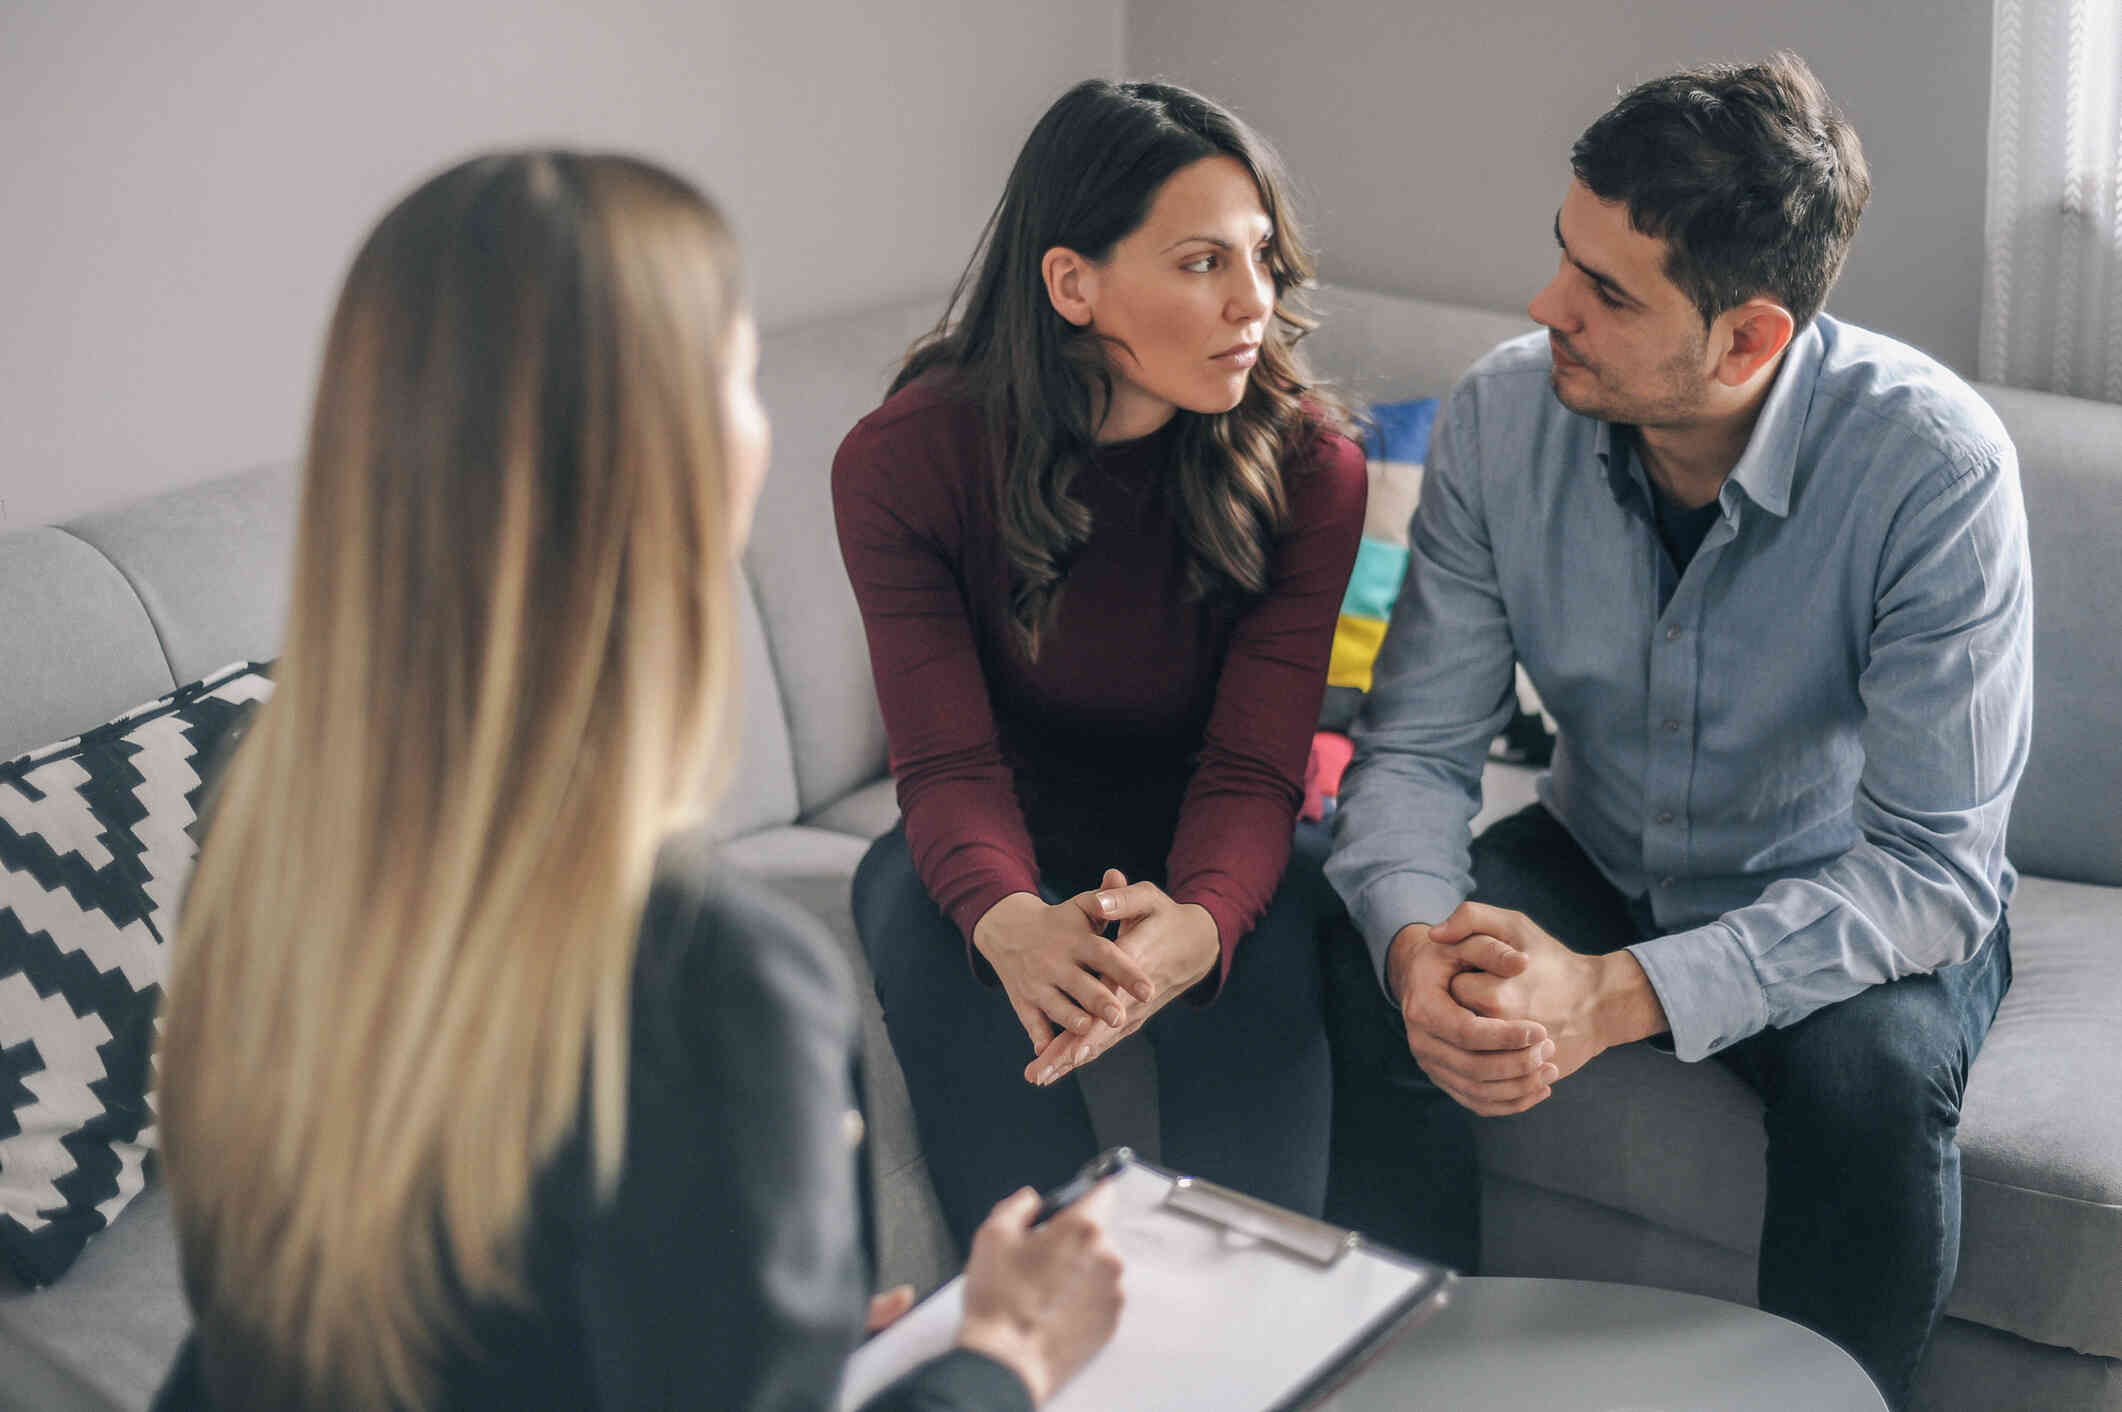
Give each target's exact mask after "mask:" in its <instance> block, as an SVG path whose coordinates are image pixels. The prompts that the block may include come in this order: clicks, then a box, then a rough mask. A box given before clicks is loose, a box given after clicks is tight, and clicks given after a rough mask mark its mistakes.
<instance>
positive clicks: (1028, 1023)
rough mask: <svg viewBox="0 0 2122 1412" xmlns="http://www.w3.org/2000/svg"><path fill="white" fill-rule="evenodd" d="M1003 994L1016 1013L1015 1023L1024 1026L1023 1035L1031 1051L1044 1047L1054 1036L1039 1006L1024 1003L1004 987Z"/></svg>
mask: <svg viewBox="0 0 2122 1412" xmlns="http://www.w3.org/2000/svg"><path fill="white" fill-rule="evenodd" d="M1003 994H1005V995H1008V996H1009V1008H1010V1009H1011V1010H1012V1011H1014V1012H1015V1013H1016V1016H1017V1023H1018V1024H1020V1025H1022V1026H1024V1033H1025V1036H1026V1037H1027V1038H1028V1039H1030V1040H1031V1042H1032V1052H1033V1053H1034V1054H1036V1053H1038V1052H1039V1051H1040V1050H1042V1049H1044V1048H1046V1046H1047V1044H1048V1043H1049V1042H1051V1041H1052V1039H1053V1037H1054V1027H1053V1026H1052V1025H1050V1024H1048V1023H1047V1021H1046V1016H1045V1015H1043V1014H1041V1013H1040V1012H1039V1007H1038V1006H1036V1005H1030V1004H1026V1003H1025V1002H1024V1001H1022V1000H1020V999H1018V998H1017V996H1016V995H1015V994H1013V993H1012V992H1010V991H1009V990H1008V989H1007V988H1006V987H1005V988H1004V990H1003Z"/></svg>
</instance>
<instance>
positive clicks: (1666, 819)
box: [1658, 809, 1673, 824]
mask: <svg viewBox="0 0 2122 1412" xmlns="http://www.w3.org/2000/svg"><path fill="white" fill-rule="evenodd" d="M1672 821H1673V811H1672V810H1670V809H1660V810H1659V811H1658V822H1659V823H1661V824H1669V823H1671V822H1672Z"/></svg>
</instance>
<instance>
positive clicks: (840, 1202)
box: [155, 833, 1031, 1412]
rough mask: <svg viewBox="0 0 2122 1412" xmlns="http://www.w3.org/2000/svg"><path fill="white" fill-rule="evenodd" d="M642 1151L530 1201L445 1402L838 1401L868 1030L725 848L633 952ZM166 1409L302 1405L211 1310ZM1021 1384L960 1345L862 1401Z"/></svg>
mask: <svg viewBox="0 0 2122 1412" xmlns="http://www.w3.org/2000/svg"><path fill="white" fill-rule="evenodd" d="M634 978H635V986H634V1014H633V1022H632V1055H631V1070H630V1075H629V1090H628V1102H627V1137H626V1158H625V1165H624V1167H623V1169H622V1172H621V1175H620V1179H619V1184H618V1189H617V1191H616V1193H615V1194H614V1195H613V1197H612V1199H611V1200H609V1201H607V1202H598V1201H596V1200H594V1199H593V1195H592V1188H591V1182H590V1175H589V1164H588V1158H587V1153H586V1149H585V1145H584V1143H583V1140H582V1137H581V1134H580V1132H579V1131H578V1132H577V1134H576V1135H575V1136H574V1137H573V1138H571V1139H570V1140H569V1141H568V1142H567V1143H566V1144H565V1145H564V1146H563V1147H562V1149H561V1151H560V1152H559V1153H558V1155H557V1156H556V1157H555V1159H554V1160H553V1161H552V1162H551V1163H550V1164H549V1165H548V1167H547V1169H546V1170H545V1171H544V1172H543V1173H542V1174H541V1176H540V1178H539V1181H538V1183H537V1189H536V1191H535V1192H534V1195H533V1199H532V1210H533V1214H532V1228H531V1231H530V1237H529V1242H528V1246H527V1252H526V1254H527V1263H528V1271H529V1276H530V1284H531V1290H532V1293H533V1296H534V1299H533V1304H532V1306H531V1307H529V1308H523V1309H510V1308H503V1307H497V1306H495V1305H494V1304H492V1303H491V1302H481V1303H477V1304H472V1303H469V1302H468V1303H467V1306H466V1313H467V1315H468V1318H469V1320H470V1327H471V1328H472V1330H473V1333H474V1344H475V1345H476V1346H475V1347H453V1348H452V1349H451V1351H450V1353H449V1354H448V1356H447V1359H446V1361H445V1364H444V1366H443V1370H442V1372H443V1377H442V1390H443V1392H444V1396H443V1398H442V1399H441V1400H440V1401H439V1404H438V1405H439V1406H442V1407H448V1408H481V1409H484V1408H501V1407H508V1408H540V1407H552V1408H563V1407H564V1408H570V1409H578V1408H628V1409H631V1408H679V1407H700V1408H708V1407H713V1408H730V1409H775V1412H780V1410H781V1409H813V1408H827V1407H830V1406H832V1404H833V1399H834V1395H835V1393H836V1391H837V1388H838V1385H839V1379H840V1369H841V1365H842V1364H843V1363H844V1362H845V1361H846V1358H847V1355H848V1353H849V1352H850V1351H851V1350H852V1349H853V1347H854V1346H855V1343H856V1341H857V1340H858V1339H859V1338H860V1336H861V1328H862V1319H863V1314H864V1312H865V1310H866V1308H867V1302H868V1290H869V1281H870V1274H869V1261H868V1259H867V1258H866V1256H865V1254H864V1247H865V1245H866V1244H867V1234H868V1233H867V1210H866V1205H867V1203H866V1201H865V1200H864V1199H863V1188H864V1187H865V1185H866V1183H864V1182H863V1181H862V1178H861V1176H860V1174H859V1169H860V1168H861V1166H862V1154H861V1152H860V1149H859V1141H860V1136H859V1135H860V1132H861V1124H860V1122H859V1120H858V1119H857V1118H856V1116H855V1115H856V1114H857V1113H858V1111H859V1109H858V1106H857V1093H856V1080H855V1076H854V1055H855V1053H856V1041H857V1022H856V1009H855V1001H854V990H853V984H852V982H851V979H850V977H849V975H848V972H847V967H846V965H845V963H844V962H843V961H842V960H841V958H840V956H839V954H838V952H837V950H836V949H835V947H834V945H833V943H832V941H831V939H830V938H829V937H828V936H827V935H826V934H825V932H824V931H823V929H822V928H821V927H820V926H819V924H818V923H817V922H816V921H815V920H813V919H812V918H811V917H810V916H809V915H808V914H806V913H805V912H803V911H802V910H801V909H800V908H797V907H795V906H794V905H792V904H790V903H789V902H786V901H784V900H782V899H781V898H779V897H777V896H776V895H774V894H772V893H770V892H768V891H767V890H765V889H764V888H762V887H759V886H757V885H756V884H747V883H743V882H740V881H737V880H734V879H730V878H727V877H725V876H723V870H722V869H721V868H720V867H719V866H718V865H717V864H716V862H715V861H714V859H713V857H712V851H711V846H710V845H709V843H708V842H707V841H706V839H705V838H704V837H703V836H701V835H699V834H697V833H694V834H686V835H681V836H679V837H677V838H675V839H673V840H672V842H671V843H670V844H669V845H668V846H666V848H665V849H664V852H663V855H662V858H661V859H660V860H659V866H658V873H657V879H656V883H655V887H654V890H653V892H652V894H651V897H650V900H649V904H648V907H647V909H646V911H645V913H644V916H643V919H642V925H641V939H640V948H639V953H638V956H637V958H636V962H635V971H634ZM197 1266H198V1262H197V1261H196V1260H194V1259H187V1261H186V1282H187V1285H188V1287H189V1289H190V1293H191V1296H192V1304H193V1308H194V1309H195V1310H197V1311H200V1312H199V1328H198V1331H197V1332H195V1333H194V1335H193V1337H192V1338H190V1339H188V1340H187V1341H186V1344H185V1347H184V1349H183V1351H182V1352H181V1353H180V1355H179V1358H178V1362H177V1365H176V1367H175V1368H174V1369H173V1370H172V1373H171V1376H170V1379H169V1382H168V1383H167V1385H166V1386H165V1387H164V1388H163V1390H162V1394H161V1396H160V1397H159V1398H158V1399H157V1401H156V1404H155V1405H156V1407H157V1408H158V1409H191V1408H213V1409H219V1412H233V1410H234V1409H237V1408H249V1407H254V1406H255V1407H265V1406H272V1407H282V1406H290V1405H293V1404H292V1403H291V1402H290V1401H289V1400H288V1399H287V1397H286V1396H285V1395H284V1392H283V1391H282V1390H283V1389H284V1388H285V1387H286V1380H285V1376H284V1373H285V1365H284V1363H281V1362H280V1361H279V1360H277V1359H276V1357H275V1356H274V1355H273V1354H272V1352H271V1351H270V1350H265V1349H260V1348H256V1347H245V1346H243V1340H242V1339H241V1336H240V1334H239V1333H238V1332H237V1331H236V1330H234V1329H233V1328H231V1327H228V1326H227V1324H226V1321H220V1320H217V1319H216V1317H215V1314H214V1301H213V1291H212V1288H211V1281H210V1279H209V1278H207V1277H206V1275H205V1272H204V1271H202V1270H200V1269H198V1267H197ZM1030 1406H1031V1402H1030V1398H1029V1395H1028V1394H1027V1392H1026V1390H1025V1388H1024V1385H1023V1383H1022V1382H1021V1381H1020V1380H1019V1379H1018V1378H1017V1377H1016V1375H1015V1374H1014V1373H1012V1372H1010V1371H1008V1370H1007V1369H1005V1368H1003V1367H1002V1366H1001V1365H999V1364H997V1363H994V1362H992V1361H991V1360H989V1359H987V1358H984V1357H981V1356H979V1355H977V1354H971V1353H965V1352H959V1353H954V1354H951V1355H948V1356H946V1357H944V1358H941V1359H938V1360H937V1361H935V1362H933V1363H931V1364H929V1365H927V1366H926V1367H924V1368H921V1369H917V1370H916V1371H915V1372H913V1373H912V1374H909V1375H908V1376H907V1377H906V1378H905V1379H903V1380H901V1381H900V1382H899V1383H898V1384H896V1385H894V1386H893V1387H892V1388H890V1389H887V1390H886V1391H885V1392H884V1393H882V1394H880V1395H879V1396H878V1397H877V1398H875V1399H873V1400H872V1401H871V1402H870V1403H869V1404H868V1408H867V1412H942V1409H957V1408H965V1409H971V1408H982V1409H1010V1412H1028V1409H1029V1408H1030Z"/></svg>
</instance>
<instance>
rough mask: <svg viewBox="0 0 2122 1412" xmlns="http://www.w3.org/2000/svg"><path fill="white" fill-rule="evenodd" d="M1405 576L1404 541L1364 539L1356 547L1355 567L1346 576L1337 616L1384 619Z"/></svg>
mask: <svg viewBox="0 0 2122 1412" xmlns="http://www.w3.org/2000/svg"><path fill="white" fill-rule="evenodd" d="M1406 577H1407V546H1406V545H1404V544H1387V543H1386V542H1385V541H1383V540H1380V539H1365V540H1364V541H1362V543H1360V544H1359V545H1357V547H1356V567H1355V568H1354V569H1353V570H1352V571H1351V572H1350V573H1349V576H1348V593H1347V594H1346V595H1345V596H1344V597H1343V598H1342V599H1341V616H1342V617H1344V618H1373V619H1376V620H1377V621H1379V622H1384V621H1385V620H1386V619H1387V618H1390V617H1391V616H1392V615H1393V600H1394V599H1395V598H1398V597H1399V596H1400V581H1401V580H1402V579H1404V578H1406Z"/></svg>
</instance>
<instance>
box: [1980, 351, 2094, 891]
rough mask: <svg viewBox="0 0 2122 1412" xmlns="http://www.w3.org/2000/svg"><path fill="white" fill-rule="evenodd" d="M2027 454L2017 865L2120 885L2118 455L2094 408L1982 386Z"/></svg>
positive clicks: (2012, 845) (2014, 831)
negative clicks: (2029, 699)
mask: <svg viewBox="0 0 2122 1412" xmlns="http://www.w3.org/2000/svg"><path fill="white" fill-rule="evenodd" d="M1977 390H1978V391H1980V392H1981V394H1982V395H1983V396H1984V397H1985V398H1987V399H1988V400H1989V403H1990V405H1991V406H1993V407H1994V408H1996V411H1997V416H1998V417H1999V418H2001V419H2002V420H2003V422H2004V428H2005V430H2006V431H2008V432H2010V433H2011V438H2012V443H2013V444H2014V445H2015V446H2017V447H2018V449H2019V465H2020V470H2021V475H2020V479H2021V483H2022V487H2023V489H2024V491H2025V495H2026V529H2027V542H2028V551H2029V554H2030V557H2031V559H2032V563H2033V575H2034V736H2033V744H2032V748H2031V750H2030V752H2029V754H2028V756H2027V760H2026V774H2025V776H2024V777H2023V778H2022V779H2021V780H2020V781H2019V792H2018V794H2017V795H2016V796H2015V797H2014V798H2013V801H2012V811H2011V836H2010V839H2009V840H2008V843H2007V847H2008V848H2009V850H2010V852H2011V857H2012V861H2013V862H2015V863H2017V864H2018V865H2019V866H2020V867H2021V868H2023V869H2025V870H2027V871H2029V872H2034V873H2038V874H2040V875H2041V876H2043V877H2052V878H2067V879H2070V880H2071V881H2074V882H2093V883H2107V884H2109V885H2122V807H2117V804H2116V801H2117V800H2122V731H2118V730H2117V728H2116V723H2117V721H2118V720H2122V632H2117V631H2116V629H2115V624H2116V621H2117V619H2122V558H2117V556H2116V553H2115V545H2116V544H2117V543H2122V454H2118V452H2117V447H2116V428H2117V424H2118V420H2122V419H2118V417H2117V412H2116V409H2115V408H2114V407H2111V406H2106V405H2104V404H2101V403H2098V402H2085V401H2081V400H2079V399H2077V398H2074V397H2056V396H2052V395H2051V394H2049V393H2045V392H2026V391H2023V390H2021V389H2018V388H2008V387H1990V386H1984V387H1981V388H1979V389H1977Z"/></svg>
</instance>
